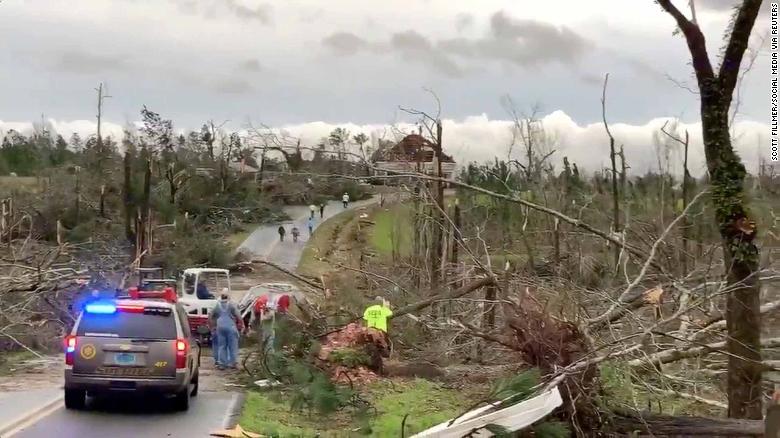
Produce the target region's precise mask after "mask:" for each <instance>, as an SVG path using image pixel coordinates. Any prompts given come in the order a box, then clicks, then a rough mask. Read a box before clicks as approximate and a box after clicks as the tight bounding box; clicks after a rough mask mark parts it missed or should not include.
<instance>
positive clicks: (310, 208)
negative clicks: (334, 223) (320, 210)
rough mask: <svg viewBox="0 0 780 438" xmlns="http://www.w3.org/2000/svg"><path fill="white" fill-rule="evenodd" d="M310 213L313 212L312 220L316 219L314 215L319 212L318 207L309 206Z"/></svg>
mask: <svg viewBox="0 0 780 438" xmlns="http://www.w3.org/2000/svg"><path fill="white" fill-rule="evenodd" d="M309 211H310V212H311V215H310V216H309V217H310V218H312V219H314V213H315V212H316V211H317V206H316V205H314V204H312V205H310V206H309Z"/></svg>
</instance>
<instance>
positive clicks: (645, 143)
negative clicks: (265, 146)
mask: <svg viewBox="0 0 780 438" xmlns="http://www.w3.org/2000/svg"><path fill="white" fill-rule="evenodd" d="M541 120H542V121H543V123H544V128H545V131H546V132H547V133H548V134H550V135H551V137H553V138H554V141H553V142H552V144H551V148H552V149H554V150H555V153H554V154H553V156H552V162H553V163H554V164H555V166H556V169H560V168H561V163H562V160H563V157H564V156H566V157H568V158H569V160H570V161H572V162H575V163H577V165H578V166H579V167H580V168H581V169H584V170H586V171H588V172H594V171H599V170H600V169H604V168H606V167H607V166H608V165H609V141H608V138H607V135H606V133H605V131H604V126H603V125H602V124H601V123H591V124H583V125H580V124H578V123H577V122H575V121H574V120H572V119H571V118H570V117H569V116H568V115H566V113H564V112H563V111H555V112H552V113H550V114H548V115H546V116H544V117H542V118H541ZM667 120H670V119H669V118H656V119H653V120H649V121H648V122H647V123H645V124H642V125H631V124H625V123H615V124H611V125H610V129H611V131H612V133H613V135H614V137H615V141H616V144H617V145H618V146H619V145H623V146H624V148H625V154H626V157H627V162H628V165H629V166H630V167H631V171H630V172H631V174H633V175H641V174H644V173H645V172H647V171H648V170H657V169H658V150H659V143H658V141H657V140H654V137H657V136H658V135H659V133H660V128H661V126H663V124H664V123H665V122H666V121H667ZM47 124H48V125H49V129H51V130H53V131H54V132H57V133H59V134H60V135H62V136H63V137H65V138H66V139H67V138H69V137H70V136H71V135H72V134H73V133H74V132H75V133H78V134H79V135H80V136H81V137H82V138H87V137H88V136H90V135H93V134H94V133H95V122H94V121H91V120H73V121H62V120H54V119H49V120H47ZM443 125H444V138H443V140H444V148H445V152H446V153H448V154H451V155H453V156H454V157H455V159H456V160H457V161H458V163H459V164H462V165H463V164H466V163H468V162H472V161H474V162H479V163H484V162H488V161H492V160H494V159H495V158H496V157H498V158H500V159H505V158H507V157H508V156H509V155H508V154H509V153H510V152H509V151H510V145H511V143H512V126H513V123H512V122H511V121H509V120H491V119H489V118H488V117H487V116H486V115H484V114H483V115H478V116H472V117H466V118H464V119H461V120H451V119H445V120H444V121H443ZM123 126H126V125H120V124H116V123H111V122H105V123H104V124H103V132H104V133H105V135H110V136H112V137H114V138H116V139H120V138H121V137H122V135H123V129H124V128H123ZM336 127H342V128H345V129H347V130H349V131H350V132H351V133H352V134H353V135H354V134H357V133H360V132H362V133H365V134H366V135H368V136H369V137H370V138H371V143H372V144H376V143H377V141H378V140H379V139H385V140H398V139H400V138H401V136H402V135H403V133H410V132H414V131H415V130H416V128H415V127H414V125H411V124H408V123H401V124H396V125H392V126H391V125H388V124H364V125H358V124H354V123H341V124H331V123H325V122H308V123H301V124H290V125H280V126H277V127H275V129H278V130H283V131H285V132H286V133H288V134H290V135H292V136H295V137H298V138H300V139H301V140H302V144H304V145H315V144H317V143H318V142H320V140H321V139H322V138H323V137H327V135H328V134H329V133H330V132H331V131H332V130H333V129H334V128H336ZM177 128H178V129H182V127H177ZM188 128H189V129H198V128H199V127H197V126H193V127H188ZM10 129H14V130H17V131H20V132H22V133H25V134H29V133H30V132H32V129H33V125H32V124H31V123H28V122H4V121H2V120H0V136H3V135H5V133H7V132H8V130H10ZM685 130H688V132H689V134H690V147H689V168H690V170H691V173H692V174H693V175H695V176H701V175H703V174H704V173H705V172H706V167H705V162H704V148H703V146H702V138H701V124H700V123H679V124H678V132H679V133H680V135H683V133H684V132H685ZM733 132H734V135H735V144H736V147H737V150H738V152H739V154H740V156H741V157H742V159H743V161H744V162H745V164H746V166H747V168H748V170H749V171H751V172H755V171H756V170H757V168H758V165H759V162H760V160H761V159H763V160H765V161H768V160H769V151H770V149H769V137H768V132H769V127H768V125H766V124H762V123H757V122H752V121H740V122H737V123H736V126H735V127H734V129H733ZM662 138H663V137H662ZM667 143H668V144H670V145H671V146H670V147H669V154H668V156H669V161H670V163H671V164H670V169H671V171H673V172H674V173H677V174H681V169H682V159H683V151H682V147H681V146H679V145H677V144H674V142H671V141H667ZM519 154H520V150H519V147H517V146H516V147H515V148H514V152H513V153H512V154H511V157H512V158H520V155H519ZM662 155H663V153H662Z"/></svg>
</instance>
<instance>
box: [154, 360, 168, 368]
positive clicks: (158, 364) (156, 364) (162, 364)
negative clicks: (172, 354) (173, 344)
mask: <svg viewBox="0 0 780 438" xmlns="http://www.w3.org/2000/svg"><path fill="white" fill-rule="evenodd" d="M166 365H168V362H166V361H164V360H161V361H158V362H155V363H154V366H155V367H157V368H162V367H164V366H166Z"/></svg>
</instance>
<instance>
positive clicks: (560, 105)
mask: <svg viewBox="0 0 780 438" xmlns="http://www.w3.org/2000/svg"><path fill="white" fill-rule="evenodd" d="M676 3H677V4H678V6H680V8H681V9H685V11H686V13H687V12H688V11H687V8H686V7H685V6H686V4H687V0H677V2H676ZM735 3H737V1H735V0H698V2H697V4H698V19H699V22H700V25H701V26H702V28H703V30H704V32H705V35H707V37H708V43H709V47H710V53H711V54H712V56H713V57H714V56H715V55H716V54H717V53H718V51H719V48H720V46H721V44H722V41H721V35H723V31H724V28H725V26H726V24H727V22H728V19H729V16H730V8H731V6H733V5H734V4H735ZM765 3H767V4H768V2H765ZM674 28H675V26H674V23H673V20H672V19H671V17H669V16H668V15H667V14H665V13H664V12H663V11H662V10H661V9H660V7H659V6H658V5H656V4H655V3H654V2H653V1H652V0H630V1H629V0H589V1H581V0H544V1H537V0H479V1H476V0H396V1H392V2H389V1H375V0H331V1H322V0H297V1H287V0H285V1H255V0H69V1H60V0H4V1H2V2H1V3H0V63H2V66H3V68H2V69H0V129H6V130H7V129H9V128H10V127H18V126H22V125H19V123H22V124H24V123H25V122H29V121H32V120H40V118H41V114H44V115H45V117H46V118H50V119H52V121H53V123H56V124H58V125H59V126H60V128H61V130H62V131H65V132H64V135H66V136H67V135H69V134H68V131H74V130H82V131H83V130H88V129H90V128H89V127H90V126H91V121H94V116H95V101H96V96H95V91H94V88H95V87H96V86H97V84H98V83H99V82H103V83H105V84H106V86H107V88H108V91H109V94H110V95H111V96H112V97H111V98H110V99H108V100H107V101H106V110H105V118H106V120H108V121H109V122H110V123H112V124H113V125H111V126H112V127H113V128H115V129H119V127H121V126H122V125H124V124H127V123H128V122H132V121H136V120H138V119H139V115H138V114H139V110H140V108H141V106H142V105H147V106H148V107H149V108H150V109H152V110H154V111H157V112H159V113H161V114H162V115H163V116H164V117H167V118H171V119H173V120H174V122H175V124H176V126H177V127H178V128H180V129H189V128H197V127H198V126H200V124H201V123H202V122H203V121H205V120H208V119H214V120H215V121H223V120H229V121H230V122H229V125H230V126H233V127H235V128H239V127H241V126H243V125H244V124H245V123H246V122H247V121H249V120H251V121H253V122H254V123H264V124H268V125H273V126H287V127H288V128H289V129H291V130H293V131H296V132H308V133H309V135H311V136H312V137H316V136H319V135H322V134H320V132H321V131H322V132H327V131H328V130H329V129H331V128H332V127H333V126H336V125H342V124H347V123H351V124H353V125H352V127H353V129H355V130H369V129H372V130H381V127H382V125H386V124H392V123H395V122H398V121H399V120H400V119H401V118H402V114H399V110H398V106H399V105H401V106H406V107H417V108H420V109H426V110H429V111H433V110H435V105H434V102H433V101H432V99H431V98H430V95H429V94H427V93H426V92H425V91H424V88H426V87H427V88H429V89H432V90H434V91H435V92H436V94H437V95H438V96H439V98H440V100H441V104H442V115H443V117H445V118H446V119H449V120H450V121H451V122H449V123H450V126H451V129H450V130H449V131H448V132H447V133H446V135H447V137H446V139H447V140H448V144H447V147H448V148H449V150H450V151H451V152H453V153H456V155H457V154H459V155H461V156H462V159H463V160H466V159H475V158H481V159H485V158H489V157H490V156H492V155H495V154H497V153H501V151H502V150H503V149H505V148H506V144H502V142H504V143H505V142H507V141H508V139H509V138H511V135H509V134H508V133H507V132H505V131H507V130H508V129H509V126H508V124H506V123H503V122H502V120H506V119H507V118H508V116H507V112H506V110H505V108H504V106H503V105H502V97H504V96H507V95H508V96H511V98H512V100H513V101H514V103H515V105H516V107H517V108H518V110H519V111H520V112H524V111H525V112H527V111H529V109H530V108H531V106H532V105H534V104H539V105H540V108H541V110H542V112H541V114H542V115H551V116H550V117H548V118H549V119H550V121H551V123H559V125H556V126H553V127H552V128H554V129H555V130H563V131H566V132H560V133H559V134H560V135H559V137H561V138H568V139H569V140H568V141H571V142H573V143H571V144H570V143H566V144H565V145H561V147H562V148H579V149H577V151H575V152H573V154H574V155H577V154H578V153H579V154H581V155H583V157H585V158H588V156H589V155H590V154H588V153H587V150H588V149H590V148H591V147H594V146H593V145H592V144H575V143H577V142H579V143H582V142H580V141H579V140H578V137H576V135H575V134H576V133H577V132H580V131H582V130H588V129H595V126H597V125H595V124H597V123H598V122H599V121H600V119H601V104H600V102H599V99H600V97H601V87H602V83H603V78H604V74H605V73H609V74H610V81H609V89H608V118H609V120H610V121H611V122H613V123H622V124H625V125H626V127H627V128H631V129H629V130H628V131H627V132H631V133H633V134H632V135H634V136H633V137H630V138H625V139H618V141H623V142H626V143H632V144H633V146H631V145H628V144H627V147H636V148H639V149H642V150H643V149H644V148H645V146H644V144H645V143H646V142H647V141H649V139H650V138H651V135H652V130H653V129H657V126H658V123H657V120H656V119H658V118H661V117H680V118H681V119H682V120H683V121H686V122H695V121H696V119H697V118H698V99H697V96H696V95H694V94H692V93H690V92H689V91H686V90H684V89H683V88H681V87H680V86H679V85H675V83H674V82H675V81H676V82H678V83H681V84H688V85H690V86H691V87H694V83H693V81H692V79H693V78H692V72H691V68H690V65H689V59H690V58H689V55H688V52H687V48H686V46H685V42H684V40H683V38H682V37H680V36H673V34H672V33H673V31H674ZM767 29H768V13H765V14H763V16H762V18H761V19H760V21H759V24H758V26H757V29H756V30H755V31H754V37H756V36H759V35H762V34H764V33H766V31H767ZM714 61H715V62H717V60H714ZM768 61H769V60H768V54H767V52H766V51H765V52H764V53H762V54H760V55H759V57H758V59H757V60H756V64H755V67H754V69H753V72H752V73H751V74H749V75H748V76H747V78H746V79H745V81H744V84H743V86H742V92H741V101H742V103H741V106H740V115H739V117H738V120H739V121H740V122H743V123H742V125H741V126H742V127H743V128H744V129H746V130H747V131H746V137H747V138H749V139H750V140H749V142H748V143H750V144H745V145H744V147H747V148H749V149H750V150H751V151H752V152H751V154H752V155H756V154H758V153H760V152H759V149H760V146H757V142H760V141H764V142H766V141H767V140H766V138H764V140H761V135H763V133H764V132H766V131H765V130H764V129H763V127H762V125H765V124H766V123H767V119H768V109H767V108H768V98H767V95H768V81H769V70H768V64H769V62H768ZM670 78H671V79H670ZM654 120H656V121H655V122H654ZM315 122H321V123H315ZM752 122H757V123H758V124H762V125H756V123H752ZM502 123H503V124H502ZM367 125H370V126H367ZM589 126H593V128H589ZM469 127H471V128H469ZM634 128H636V129H634ZM694 128H695V127H694ZM456 133H457V136H456ZM626 135H628V134H626ZM575 140H576V141H575ZM583 141H584V140H583ZM602 141H603V139H601V138H600V137H598V136H597V135H596V133H595V131H594V133H593V136H592V138H591V137H588V142H602ZM648 144H649V143H648ZM767 148H768V147H767ZM486 152H487V154H486ZM651 155H652V154H651ZM593 163H596V164H598V163H597V161H594V162H593ZM591 164H592V163H591Z"/></svg>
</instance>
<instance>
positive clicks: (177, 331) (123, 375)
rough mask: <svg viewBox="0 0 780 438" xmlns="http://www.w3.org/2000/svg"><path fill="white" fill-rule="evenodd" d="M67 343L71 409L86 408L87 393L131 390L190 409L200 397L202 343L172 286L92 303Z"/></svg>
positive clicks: (67, 400)
mask: <svg viewBox="0 0 780 438" xmlns="http://www.w3.org/2000/svg"><path fill="white" fill-rule="evenodd" d="M64 343H65V407H66V408H68V409H82V408H84V406H85V403H86V396H87V394H89V395H101V394H108V393H117V392H126V393H134V394H140V395H147V394H151V395H155V396H158V397H166V399H168V398H170V399H172V402H173V405H174V407H175V408H176V409H178V410H187V409H188V408H189V403H190V396H193V397H194V396H196V395H197V394H198V370H199V367H200V345H199V344H198V342H197V341H196V340H195V338H194V337H193V336H191V334H190V329H189V324H188V323H187V314H186V312H185V310H184V307H183V306H182V305H181V304H179V303H177V297H176V293H175V292H174V291H173V289H171V288H165V290H163V291H147V292H144V291H139V290H138V289H137V288H131V289H130V290H129V291H128V296H127V297H120V298H117V299H111V300H95V301H91V302H87V303H86V304H85V305H84V309H83V311H82V312H81V314H80V315H79V317H78V319H77V320H76V324H75V325H74V327H73V330H72V331H71V333H70V335H69V336H66V337H65V340H64Z"/></svg>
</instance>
